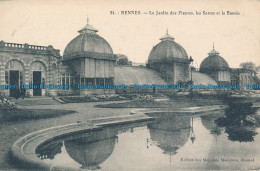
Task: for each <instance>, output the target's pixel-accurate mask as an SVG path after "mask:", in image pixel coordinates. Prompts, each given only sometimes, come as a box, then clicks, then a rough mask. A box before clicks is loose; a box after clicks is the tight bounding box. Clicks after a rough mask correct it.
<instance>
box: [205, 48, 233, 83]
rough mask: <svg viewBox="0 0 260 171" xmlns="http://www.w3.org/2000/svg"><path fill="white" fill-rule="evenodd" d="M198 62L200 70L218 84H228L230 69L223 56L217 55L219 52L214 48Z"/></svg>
mask: <svg viewBox="0 0 260 171" xmlns="http://www.w3.org/2000/svg"><path fill="white" fill-rule="evenodd" d="M208 55H209V56H208V57H207V58H205V59H204V60H203V61H202V62H201V64H200V72H202V73H205V74H207V75H209V76H210V77H212V78H213V79H214V80H215V81H216V82H217V83H218V84H222V85H223V84H224V85H228V84H230V82H231V80H230V71H231V69H230V68H229V65H228V63H227V62H226V60H225V59H224V58H222V57H221V56H219V52H217V51H216V50H215V49H214V46H213V50H212V51H210V52H209V53H208Z"/></svg>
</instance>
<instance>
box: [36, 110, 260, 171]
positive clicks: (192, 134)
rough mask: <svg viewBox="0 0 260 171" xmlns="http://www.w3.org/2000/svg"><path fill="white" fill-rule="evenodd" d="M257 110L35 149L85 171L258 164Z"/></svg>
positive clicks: (130, 128) (168, 117)
mask: <svg viewBox="0 0 260 171" xmlns="http://www.w3.org/2000/svg"><path fill="white" fill-rule="evenodd" d="M259 112H260V111H259V109H254V108H251V107H248V108H247V109H244V110H241V109H231V108H228V109H226V110H223V111H218V112H214V113H204V114H199V115H194V116H183V115H182V116H176V115H174V114H173V113H165V114H162V115H160V116H159V117H157V118H156V119H155V120H154V121H149V122H141V123H134V124H127V125H123V126H113V127H107V128H104V129H102V130H99V131H95V132H90V133H81V134H75V135H70V136H67V137H62V138H59V139H54V140H52V141H49V142H46V143H44V144H42V145H40V146H39V147H38V148H37V149H36V154H37V156H38V157H39V158H40V159H41V160H42V161H43V162H46V163H50V164H55V165H60V166H65V167H73V168H75V169H78V168H82V169H86V170H96V169H98V170H194V169H195V170H212V169H213V170H241V169H242V170H243V169H246V170H247V169H257V168H260V146H259V144H260V135H259V133H260V127H259V124H258V123H257V120H256V119H255V118H254V116H255V115H259Z"/></svg>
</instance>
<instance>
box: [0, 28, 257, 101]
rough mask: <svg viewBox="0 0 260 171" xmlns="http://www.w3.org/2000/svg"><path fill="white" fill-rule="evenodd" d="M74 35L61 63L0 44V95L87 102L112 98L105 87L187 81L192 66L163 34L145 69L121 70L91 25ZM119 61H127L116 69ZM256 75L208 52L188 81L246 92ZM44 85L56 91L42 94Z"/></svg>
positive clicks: (30, 49)
mask: <svg viewBox="0 0 260 171" xmlns="http://www.w3.org/2000/svg"><path fill="white" fill-rule="evenodd" d="M78 32H79V35H78V36H77V37H75V38H74V39H73V40H71V41H70V42H69V43H68V45H67V46H66V48H65V50H64V53H63V57H62V56H61V55H60V51H59V50H57V49H54V48H53V47H52V46H36V45H29V44H17V43H7V42H4V41H1V42H0V85H1V87H0V93H1V94H2V95H5V96H15V94H16V93H17V91H21V89H25V90H26V96H56V95H80V96H88V95H93V94H111V93H115V89H104V88H99V87H102V86H106V85H114V84H115V85H118V84H129V85H128V86H129V87H131V86H132V87H133V85H134V84H139V85H141V84H143V85H144V84H147V85H151V84H175V85H176V84H179V83H184V82H188V81H190V80H191V72H190V66H189V64H190V62H191V61H190V60H189V58H188V55H187V52H186V51H185V49H184V48H183V47H182V46H181V45H179V44H178V43H176V42H175V41H174V38H173V37H172V36H170V35H169V34H168V31H167V32H166V35H165V36H163V37H162V38H161V39H160V42H159V43H158V44H157V45H156V46H154V47H153V48H152V50H151V52H150V54H149V57H148V64H147V67H146V68H145V67H144V66H141V67H140V66H139V67H136V66H131V65H129V64H128V65H125V63H126V62H125V61H128V59H127V57H126V56H123V55H121V56H123V57H120V56H118V55H115V54H114V53H113V49H112V47H111V46H110V44H109V43H108V42H107V41H106V40H105V39H104V38H102V37H101V36H99V35H98V34H97V32H98V30H97V29H95V28H94V27H93V26H91V25H90V24H88V23H87V25H86V26H85V27H83V28H82V29H80V30H79V31H78ZM119 58H120V59H121V58H122V59H124V60H125V59H126V60H125V61H123V62H122V61H121V63H122V64H121V65H119V64H118V66H116V65H117V62H120V61H119ZM128 62H129V61H128ZM255 74H256V73H255V72H253V71H249V70H246V69H231V68H230V67H229V65H228V63H227V62H226V61H225V59H224V58H222V57H221V56H220V55H219V52H217V51H216V50H215V49H214V46H213V50H212V51H211V52H209V53H208V57H207V58H205V59H204V60H203V61H202V63H201V65H200V72H194V73H193V75H192V80H193V81H194V84H198V85H199V84H215V83H216V84H231V85H234V84H237V85H241V87H245V86H246V84H253V77H254V76H255ZM10 85H12V86H14V87H15V88H14V87H10ZM46 85H56V86H60V87H59V88H45V86H46ZM68 85H70V86H68ZM34 86H37V87H38V88H34ZM85 86H92V88H84V87H85Z"/></svg>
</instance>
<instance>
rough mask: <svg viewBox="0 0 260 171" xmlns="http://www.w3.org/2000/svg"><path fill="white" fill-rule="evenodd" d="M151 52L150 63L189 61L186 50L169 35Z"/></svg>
mask: <svg viewBox="0 0 260 171" xmlns="http://www.w3.org/2000/svg"><path fill="white" fill-rule="evenodd" d="M160 40H161V42H160V43H158V44H157V45H156V46H154V47H153V49H152V50H151V52H150V55H149V58H148V63H149V64H151V63H157V62H172V61H185V62H186V61H187V60H188V55H187V52H186V51H185V49H184V48H183V47H182V46H181V45H179V44H178V43H176V42H175V41H174V38H173V37H172V36H170V35H169V34H168V30H167V32H166V35H165V36H163V37H162V38H161V39H160Z"/></svg>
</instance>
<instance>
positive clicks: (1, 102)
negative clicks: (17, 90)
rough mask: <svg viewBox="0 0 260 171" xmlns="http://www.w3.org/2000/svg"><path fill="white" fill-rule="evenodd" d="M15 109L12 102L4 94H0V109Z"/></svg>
mask: <svg viewBox="0 0 260 171" xmlns="http://www.w3.org/2000/svg"><path fill="white" fill-rule="evenodd" d="M13 109H16V107H15V104H14V102H11V101H10V99H8V98H7V97H4V96H0V111H11V110H13Z"/></svg>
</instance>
